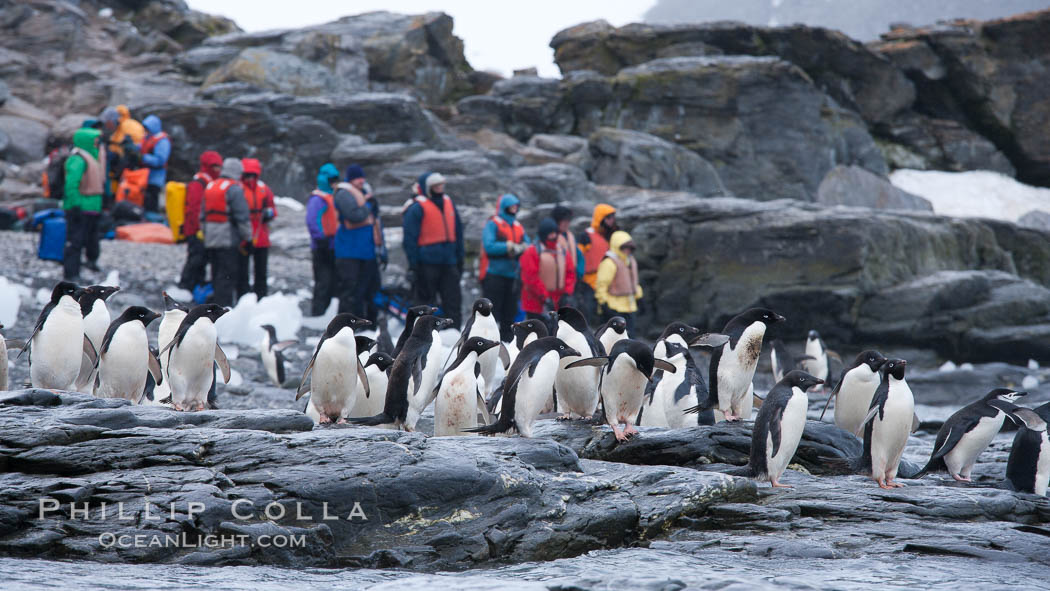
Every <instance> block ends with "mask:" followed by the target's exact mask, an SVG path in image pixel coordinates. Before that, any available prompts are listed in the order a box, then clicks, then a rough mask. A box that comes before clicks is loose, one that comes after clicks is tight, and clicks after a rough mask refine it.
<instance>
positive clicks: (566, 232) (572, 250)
mask: <svg viewBox="0 0 1050 591" xmlns="http://www.w3.org/2000/svg"><path fill="white" fill-rule="evenodd" d="M551 219H553V220H554V223H556V224H558V244H559V245H560V246H561V247H562V248H563V249H565V252H566V253H568V254H569V257H570V260H571V261H572V262H573V264H574V265H576V281H574V282H573V284H572V285H567V286H565V298H564V303H563V304H562V305H563V306H572V307H574V308H579V304H578V303H577V301H576V300H577V298H576V288H577V286H578V285H579V284H580V282H581V281H582V279H583V273H584V269H585V263H584V259H583V251H582V250H580V246H579V244H577V241H576V236H573V234H572V232H571V231H570V229H569V227H570V226H571V225H572V210H571V209H569V208H568V207H566V206H564V205H555V206H554V210H553V211H551Z"/></svg>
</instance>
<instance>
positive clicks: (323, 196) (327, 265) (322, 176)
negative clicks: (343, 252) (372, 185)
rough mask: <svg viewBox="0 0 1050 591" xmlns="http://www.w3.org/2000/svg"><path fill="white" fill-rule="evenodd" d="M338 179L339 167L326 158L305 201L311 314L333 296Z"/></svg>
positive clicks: (322, 310) (325, 306) (320, 310)
mask: <svg viewBox="0 0 1050 591" xmlns="http://www.w3.org/2000/svg"><path fill="white" fill-rule="evenodd" d="M338 182H339V169H338V168H336V167H335V165H334V164H332V163H331V162H325V163H324V164H323V165H322V166H321V169H320V170H319V171H318V172H317V188H316V189H314V191H313V192H312V193H310V198H309V199H308V200H307V202H306V229H307V230H308V231H309V232H310V259H311V261H312V263H313V271H314V293H313V299H312V300H310V315H311V316H320V315H322V314H324V313H325V310H327V309H328V304H329V303H330V302H331V301H332V298H334V297H336V283H337V282H336V274H335V251H334V250H333V249H334V244H333V243H334V241H335V233H336V231H337V230H338V229H339V212H338V211H336V209H335V201H334V197H333V196H332V193H334V192H335V185H336V183H338Z"/></svg>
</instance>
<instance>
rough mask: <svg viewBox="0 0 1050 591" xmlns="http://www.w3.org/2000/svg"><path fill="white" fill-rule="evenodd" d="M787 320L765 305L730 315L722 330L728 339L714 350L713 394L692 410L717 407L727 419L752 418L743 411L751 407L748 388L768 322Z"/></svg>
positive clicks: (772, 323) (710, 379)
mask: <svg viewBox="0 0 1050 591" xmlns="http://www.w3.org/2000/svg"><path fill="white" fill-rule="evenodd" d="M784 320H785V318H784V317H783V316H781V315H780V314H777V313H776V312H774V311H772V310H767V309H765V308H751V309H750V310H747V311H746V312H744V313H743V314H740V315H738V316H735V317H734V318H733V319H731V320H730V321H729V322H728V323H727V324H726V326H725V329H724V330H723V331H722V333H723V334H724V335H725V336H726V337H728V339H727V340H725V342H724V344H722V345H721V346H715V347H714V351H713V352H712V354H711V365H710V368H711V369H710V371H709V372H708V380H709V381H710V396H709V398H708V400H707V401H706V402H704V403H702V404H700V405H698V406H697V407H696V408H693V409H690V411H691V412H696V411H702V410H707V409H709V408H714V409H716V410H718V411H719V412H721V413H722V414H723V415H724V416H725V419H726V420H727V421H737V420H740V419H749V418H751V417H750V416H743V415H744V411H745V410H746V411H748V412H750V408H751V398H749V397H748V391H749V388H751V382H752V380H753V379H754V377H755V368H756V367H757V366H758V356H759V354H760V353H761V352H762V338H763V337H764V336H765V334H766V329H767V328H768V327H769V326H772V325H774V324H777V323H779V322H783V321H784Z"/></svg>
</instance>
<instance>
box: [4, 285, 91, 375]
mask: <svg viewBox="0 0 1050 591" xmlns="http://www.w3.org/2000/svg"><path fill="white" fill-rule="evenodd" d="M76 296H77V286H75V285H73V284H72V283H70V282H68V281H62V282H59V284H58V285H56V286H55V287H54V289H52V290H51V301H49V302H48V304H47V305H46V306H44V309H43V310H41V312H40V316H39V317H38V318H37V321H36V326H34V327H33V333H32V334H31V335H30V336H29V338H28V339H26V343H25V345H24V346H23V347H22V350H21V351H20V352H19V353H18V356H19V357H21V356H22V353H25V352H26V351H29V380H30V383H31V384H32V386H33V387H34V388H47V389H51V390H68V389H70V387H72V386H73V385H74V382H75V381H76V379H77V376H79V375H80V370H81V367H82V366H83V365H85V364H87V365H88V367H89V368H90V367H93V366H94V365H95V361H96V360H97V359H98V355H97V354H96V350H95V347H94V345H92V344H91V341H90V340H89V339H88V338H87V336H86V335H85V334H84V316H83V314H81V312H80V304H79V303H78V302H77V300H76Z"/></svg>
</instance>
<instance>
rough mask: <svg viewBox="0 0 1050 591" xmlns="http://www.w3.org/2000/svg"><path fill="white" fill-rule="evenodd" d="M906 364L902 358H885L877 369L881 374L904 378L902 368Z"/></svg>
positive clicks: (899, 378)
mask: <svg viewBox="0 0 1050 591" xmlns="http://www.w3.org/2000/svg"><path fill="white" fill-rule="evenodd" d="M907 366H908V362H907V361H905V360H903V359H896V358H894V359H887V360H886V362H885V363H883V364H882V368H881V369H880V370H879V371H881V372H882V375H883V376H893V377H894V378H896V379H898V380H903V379H904V368H906V367H907Z"/></svg>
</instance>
